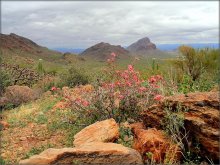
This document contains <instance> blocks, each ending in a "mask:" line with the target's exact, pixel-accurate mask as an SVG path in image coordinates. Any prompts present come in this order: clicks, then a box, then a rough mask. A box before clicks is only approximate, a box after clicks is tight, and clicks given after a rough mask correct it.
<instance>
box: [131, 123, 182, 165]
mask: <svg viewBox="0 0 220 165" xmlns="http://www.w3.org/2000/svg"><path fill="white" fill-rule="evenodd" d="M131 127H132V132H133V133H134V143H133V148H134V149H135V150H137V151H138V152H139V153H140V154H141V156H142V158H143V159H144V161H145V162H147V161H148V162H150V161H151V162H155V163H162V164H167V163H177V162H179V161H180V158H181V149H180V147H179V146H178V145H176V144H174V143H173V142H172V141H171V140H170V139H169V138H168V136H166V135H165V133H164V132H163V131H162V130H157V129H156V128H150V129H144V127H143V126H142V125H141V124H139V123H138V124H133V125H132V126H131Z"/></svg>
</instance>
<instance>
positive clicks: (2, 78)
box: [0, 70, 11, 96]
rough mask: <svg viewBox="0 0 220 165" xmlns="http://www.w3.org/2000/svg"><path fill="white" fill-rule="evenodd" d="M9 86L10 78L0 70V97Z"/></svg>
mask: <svg viewBox="0 0 220 165" xmlns="http://www.w3.org/2000/svg"><path fill="white" fill-rule="evenodd" d="M9 85H11V77H10V76H9V74H8V73H7V72H5V71H3V70H0V96H1V95H2V94H3V92H4V90H5V88H6V87H7V86H9Z"/></svg>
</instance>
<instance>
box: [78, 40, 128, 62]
mask: <svg viewBox="0 0 220 165" xmlns="http://www.w3.org/2000/svg"><path fill="white" fill-rule="evenodd" d="M112 52H114V53H115V54H116V55H117V58H119V59H124V58H128V57H129V51H128V50H126V49H125V48H123V47H121V46H120V45H117V46H116V45H111V44H109V43H105V42H101V43H98V44H96V45H93V46H91V47H89V48H88V49H86V50H84V51H83V52H82V53H81V54H80V55H82V56H84V57H89V58H93V59H96V60H101V61H103V60H107V59H108V58H109V57H110V54H111V53H112Z"/></svg>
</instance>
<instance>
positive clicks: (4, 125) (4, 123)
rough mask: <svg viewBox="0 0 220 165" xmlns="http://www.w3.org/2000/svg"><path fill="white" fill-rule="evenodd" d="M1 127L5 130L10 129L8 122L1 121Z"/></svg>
mask: <svg viewBox="0 0 220 165" xmlns="http://www.w3.org/2000/svg"><path fill="white" fill-rule="evenodd" d="M0 125H1V126H2V128H3V129H7V128H9V124H8V123H7V122H6V121H0Z"/></svg>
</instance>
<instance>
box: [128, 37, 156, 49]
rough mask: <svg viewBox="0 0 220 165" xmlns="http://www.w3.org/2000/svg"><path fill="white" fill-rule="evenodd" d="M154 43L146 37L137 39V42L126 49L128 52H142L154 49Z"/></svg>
mask: <svg viewBox="0 0 220 165" xmlns="http://www.w3.org/2000/svg"><path fill="white" fill-rule="evenodd" d="M155 49H156V45H155V44H154V43H152V42H151V41H150V39H149V38H148V37H144V38H141V39H139V40H138V41H137V42H135V43H133V44H131V45H130V46H128V48H127V50H129V51H130V52H143V51H148V50H155Z"/></svg>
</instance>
